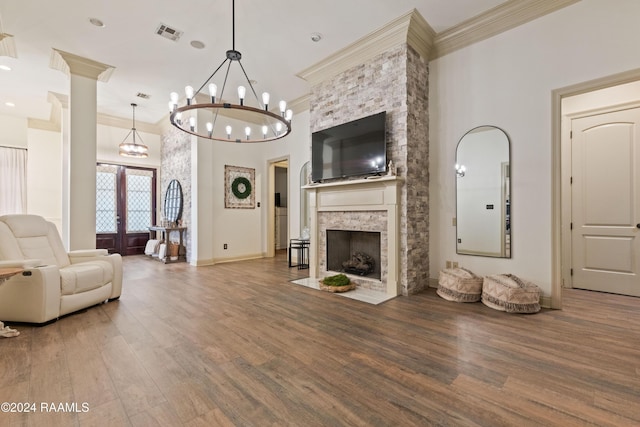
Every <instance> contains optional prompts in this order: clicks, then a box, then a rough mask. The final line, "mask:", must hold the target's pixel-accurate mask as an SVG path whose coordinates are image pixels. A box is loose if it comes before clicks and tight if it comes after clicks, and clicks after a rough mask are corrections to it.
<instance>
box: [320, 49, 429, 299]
mask: <svg viewBox="0 0 640 427" xmlns="http://www.w3.org/2000/svg"><path fill="white" fill-rule="evenodd" d="M381 111H386V112H387V160H392V161H393V164H394V166H395V168H396V170H397V174H398V175H399V176H400V177H402V178H404V184H403V186H402V189H401V202H400V216H401V225H400V227H401V231H400V235H401V238H400V239H401V240H400V284H401V288H402V294H403V295H409V294H413V293H416V292H419V291H420V290H422V289H424V288H426V287H427V286H428V278H429V268H428V265H429V257H428V255H429V254H428V250H429V235H428V224H429V219H428V189H429V174H428V165H429V158H428V152H429V148H428V147H429V132H428V63H427V61H426V60H425V59H422V58H421V57H420V55H419V54H418V53H417V52H416V51H415V50H414V49H413V48H411V47H410V46H408V45H407V44H403V45H400V46H398V47H396V48H394V49H391V50H389V51H387V52H385V53H383V54H381V55H378V56H376V57H374V58H372V59H371V60H369V61H368V62H366V63H364V64H361V65H359V66H357V67H353V68H351V69H350V70H347V71H345V72H343V73H341V74H339V75H337V76H336V77H334V78H331V79H328V80H327V81H325V82H322V83H320V84H318V85H316V86H314V87H313V88H312V91H311V108H310V115H311V131H312V132H315V131H319V130H322V129H326V128H329V127H332V126H336V125H339V124H342V123H346V122H349V121H352V120H355V119H359V118H362V117H366V116H369V115H372V114H376V113H379V112H381ZM333 214H334V215H337V216H339V215H346V214H345V213H340V212H335V213H333ZM338 221H340V220H338ZM321 247H323V246H321ZM319 271H323V270H322V269H319Z"/></svg>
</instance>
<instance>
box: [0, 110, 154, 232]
mask: <svg viewBox="0 0 640 427" xmlns="http://www.w3.org/2000/svg"><path fill="white" fill-rule="evenodd" d="M0 128H1V129H2V137H0V145H4V146H11V147H24V148H27V150H28V152H27V213H29V214H35V215H41V216H43V217H45V218H47V219H48V220H50V221H52V222H53V223H54V224H56V226H57V227H58V230H62V135H61V134H60V133H59V132H53V131H45V130H39V129H29V128H28V122H27V120H26V119H19V118H15V117H11V116H2V115H0ZM128 131H129V130H128V129H123V128H116V127H110V126H104V125H98V128H97V144H98V147H97V157H98V159H97V160H98V161H99V162H104V163H114V164H126V165H135V166H143V167H150V168H159V167H160V136H159V135H155V134H149V133H143V132H140V135H142V138H143V139H144V143H145V144H146V145H147V146H148V147H149V157H148V158H147V159H129V158H125V157H121V156H120V155H119V154H118V145H119V144H120V143H121V142H122V140H123V139H124V137H125V136H126V134H127V132H128ZM158 199H159V198H158Z"/></svg>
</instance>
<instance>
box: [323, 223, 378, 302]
mask: <svg viewBox="0 0 640 427" xmlns="http://www.w3.org/2000/svg"><path fill="white" fill-rule="evenodd" d="M327 230H344V231H377V232H379V233H380V280H375V279H368V278H366V277H356V276H351V279H352V281H354V282H356V283H357V285H358V286H360V287H363V288H367V289H372V290H375V291H380V292H385V290H386V288H385V284H386V282H387V264H388V257H389V254H388V252H387V245H388V233H387V212H385V211H348V212H318V234H319V236H318V247H319V248H322V250H321V251H320V252H319V254H318V271H319V272H320V273H321V274H322V276H321V277H325V276H327V275H328V274H327V273H326V271H327V250H326V247H327Z"/></svg>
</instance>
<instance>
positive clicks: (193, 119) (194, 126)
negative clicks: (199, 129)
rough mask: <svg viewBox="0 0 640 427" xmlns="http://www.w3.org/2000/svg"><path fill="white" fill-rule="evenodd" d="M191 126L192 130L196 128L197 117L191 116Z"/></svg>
mask: <svg viewBox="0 0 640 427" xmlns="http://www.w3.org/2000/svg"><path fill="white" fill-rule="evenodd" d="M189 127H190V128H191V132H193V131H195V130H196V118H195V117H193V116H192V117H189Z"/></svg>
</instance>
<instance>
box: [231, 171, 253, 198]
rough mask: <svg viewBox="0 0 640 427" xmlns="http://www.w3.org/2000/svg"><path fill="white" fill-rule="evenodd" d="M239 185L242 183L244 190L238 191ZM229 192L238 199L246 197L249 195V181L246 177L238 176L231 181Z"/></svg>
mask: <svg viewBox="0 0 640 427" xmlns="http://www.w3.org/2000/svg"><path fill="white" fill-rule="evenodd" d="M241 185H244V191H240V186H241ZM231 192H232V193H233V195H234V196H236V197H237V198H238V199H246V198H247V197H249V196H250V195H251V182H250V181H249V180H248V179H247V178H245V177H243V176H239V177H237V178H236V179H234V180H233V182H232V183H231Z"/></svg>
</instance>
